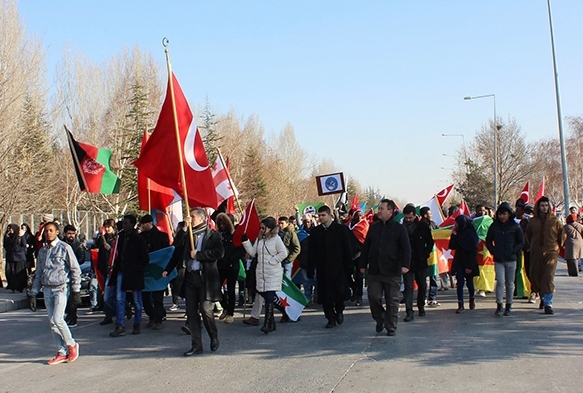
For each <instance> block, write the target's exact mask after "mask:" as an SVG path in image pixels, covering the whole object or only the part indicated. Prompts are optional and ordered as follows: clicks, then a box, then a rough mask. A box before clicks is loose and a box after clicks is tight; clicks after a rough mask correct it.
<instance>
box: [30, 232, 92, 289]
mask: <svg viewBox="0 0 583 393" xmlns="http://www.w3.org/2000/svg"><path fill="white" fill-rule="evenodd" d="M49 246H50V248H48V247H49ZM67 283H70V285H71V291H72V292H79V291H80V290H81V268H80V267H79V263H78V262H77V257H76V256H75V253H74V252H73V249H72V248H71V246H69V245H68V244H67V243H65V242H64V241H62V240H58V239H55V240H54V241H53V242H52V243H50V244H48V245H45V246H43V247H42V248H41V249H40V250H39V252H38V259H37V267H36V274H35V276H34V281H33V284H32V290H31V295H33V296H35V295H36V294H37V293H38V292H39V291H40V288H41V286H43V287H49V288H58V287H61V286H63V285H66V284H67Z"/></svg>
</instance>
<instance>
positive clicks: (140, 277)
mask: <svg viewBox="0 0 583 393" xmlns="http://www.w3.org/2000/svg"><path fill="white" fill-rule="evenodd" d="M136 222H137V219H136V216H134V215H133V214H128V215H125V216H124V217H123V221H122V226H123V232H122V233H120V235H119V237H118V242H119V244H118V245H117V255H116V256H115V259H114V261H113V272H112V274H111V278H110V281H109V285H110V286H115V288H116V303H115V315H116V320H115V330H114V331H113V332H111V333H110V334H109V335H110V336H111V337H119V336H125V335H126V328H125V324H124V317H125V313H126V291H132V294H133V297H134V303H135V314H134V328H133V331H132V334H139V333H140V323H141V322H142V290H143V289H144V267H145V266H146V265H147V264H148V263H150V257H149V255H148V244H147V243H146V240H145V239H144V238H143V237H142V236H140V235H139V234H138V232H137V231H136V228H135V227H136Z"/></svg>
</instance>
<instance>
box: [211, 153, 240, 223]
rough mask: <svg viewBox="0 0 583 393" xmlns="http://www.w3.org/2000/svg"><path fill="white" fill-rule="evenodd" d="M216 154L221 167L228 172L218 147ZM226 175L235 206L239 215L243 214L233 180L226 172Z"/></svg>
mask: <svg viewBox="0 0 583 393" xmlns="http://www.w3.org/2000/svg"><path fill="white" fill-rule="evenodd" d="M217 152H218V156H219V160H221V165H223V168H225V170H226V171H228V169H227V164H226V163H225V160H224V159H223V155H222V154H221V150H220V149H219V148H218V147H217ZM227 174H228V175H229V176H227V179H228V180H229V185H230V186H231V190H233V196H234V197H235V200H236V201H237V206H239V212H240V213H241V214H243V209H242V208H241V202H239V197H238V196H237V194H235V186H234V185H233V179H231V173H229V172H227ZM227 203H228V202H227Z"/></svg>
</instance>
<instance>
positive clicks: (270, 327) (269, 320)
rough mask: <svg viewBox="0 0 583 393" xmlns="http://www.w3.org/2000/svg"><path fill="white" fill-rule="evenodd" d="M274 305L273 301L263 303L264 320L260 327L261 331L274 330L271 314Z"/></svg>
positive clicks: (273, 320) (273, 319)
mask: <svg viewBox="0 0 583 393" xmlns="http://www.w3.org/2000/svg"><path fill="white" fill-rule="evenodd" d="M274 306H275V305H274V304H273V303H268V304H266V305H265V321H264V322H263V327H261V331H262V332H263V333H265V334H267V333H269V332H272V331H274V330H275V317H274V316H273V310H274V308H275V307H274Z"/></svg>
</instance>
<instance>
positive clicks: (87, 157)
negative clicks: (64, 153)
mask: <svg viewBox="0 0 583 393" xmlns="http://www.w3.org/2000/svg"><path fill="white" fill-rule="evenodd" d="M65 130H66V131H67V136H68V139H69V147H70V149H71V155H72V156H73V163H74V164H75V172H76V173H77V180H78V181H79V188H80V189H81V191H87V192H92V193H94V194H117V193H119V185H120V179H119V177H117V176H116V175H115V173H113V172H112V171H111V168H110V167H109V161H110V159H111V150H107V149H100V148H98V147H95V146H91V145H88V144H86V143H81V142H77V141H76V140H75V139H73V134H71V132H70V131H69V130H68V129H67V127H65Z"/></svg>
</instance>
